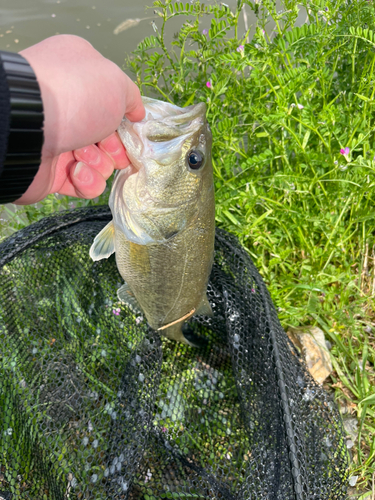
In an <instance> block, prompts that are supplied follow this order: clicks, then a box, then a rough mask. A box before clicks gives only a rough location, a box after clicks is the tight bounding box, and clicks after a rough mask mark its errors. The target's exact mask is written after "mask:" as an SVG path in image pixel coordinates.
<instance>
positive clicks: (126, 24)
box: [113, 17, 152, 35]
mask: <svg viewBox="0 0 375 500" xmlns="http://www.w3.org/2000/svg"><path fill="white" fill-rule="evenodd" d="M147 19H152V17H142V19H139V18H138V17H137V18H136V19H125V21H122V23H120V24H119V25H118V26H116V28H115V29H114V30H113V34H114V35H118V34H119V33H121V32H122V31H126V30H127V29H129V28H133V27H134V26H138V24H139V23H140V22H141V21H146V20H147Z"/></svg>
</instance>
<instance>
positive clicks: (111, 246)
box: [90, 221, 115, 261]
mask: <svg viewBox="0 0 375 500" xmlns="http://www.w3.org/2000/svg"><path fill="white" fill-rule="evenodd" d="M114 251H115V226H114V224H113V221H111V222H110V223H109V224H107V225H106V226H105V227H104V228H103V229H102V230H101V231H100V233H98V234H97V235H96V236H95V239H94V243H93V244H92V245H91V248H90V257H91V258H92V260H94V261H96V260H101V259H108V257H109V256H110V255H112V254H113V252H114Z"/></svg>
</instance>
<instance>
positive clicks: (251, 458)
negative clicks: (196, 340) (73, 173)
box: [0, 207, 348, 500]
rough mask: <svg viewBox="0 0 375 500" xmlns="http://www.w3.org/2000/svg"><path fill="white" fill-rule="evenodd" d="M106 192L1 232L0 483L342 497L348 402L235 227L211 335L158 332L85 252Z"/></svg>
mask: <svg viewBox="0 0 375 500" xmlns="http://www.w3.org/2000/svg"><path fill="white" fill-rule="evenodd" d="M110 218H111V213H110V211H109V209H108V208H107V207H96V208H86V209H77V210H73V211H71V212H67V213H64V214H60V215H56V216H53V217H49V218H45V219H43V220H41V221H40V222H37V223H35V224H33V225H31V226H29V227H27V228H26V229H23V230H21V231H19V232H18V233H16V234H15V235H13V236H12V237H10V238H9V239H7V240H6V241H4V242H3V243H2V244H1V245H0V372H1V373H0V408H1V411H0V496H3V497H4V498H12V499H32V500H34V499H35V500H37V499H38V500H40V499H48V500H49V499H51V500H55V499H56V500H57V499H58V500H78V499H87V500H94V499H95V500H99V499H100V500H104V499H111V500H115V499H129V500H130V499H132V500H135V499H137V500H141V499H142V500H159V499H167V498H173V499H184V500H185V499H221V500H224V499H225V500H229V499H230V500H232V499H238V500H242V499H248V500H250V499H251V500H254V499H257V500H259V499H264V500H265V499H267V500H271V499H272V500H289V499H290V500H292V499H293V500H307V499H319V500H324V499H326V500H334V499H344V498H346V488H347V487H346V483H347V465H348V462H347V452H346V447H345V443H344V440H343V431H342V426H341V421H340V417H339V414H338V412H337V410H336V408H335V405H334V403H333V401H332V399H331V397H330V396H328V395H327V394H326V393H325V392H324V390H323V389H322V387H320V386H318V385H317V384H316V383H315V382H314V380H313V379H312V378H311V376H310V375H309V373H308V371H307V369H306V366H305V365H304V364H303V362H302V361H301V359H300V358H299V354H298V352H297V351H296V349H295V348H294V347H293V345H292V344H291V342H290V341H289V339H288V337H287V336H286V334H285V332H284V331H283V329H282V327H281V325H280V323H279V320H278V317H277V314H276V311H275V308H274V306H273V304H272V301H271V299H270V296H269V294H268V291H267V289H266V287H265V285H264V283H263V281H262V279H261V277H260V275H259V273H258V271H257V270H256V268H255V267H254V265H253V264H252V262H251V259H250V257H249V255H248V254H247V253H246V252H245V251H244V250H243V249H242V248H241V247H240V245H239V244H238V242H237V240H236V239H235V238H234V237H233V236H231V235H229V234H228V233H226V232H224V231H223V230H217V232H216V240H215V258H214V265H213V268H212V272H211V275H210V280H209V285H208V299H209V301H210V304H211V306H212V309H213V312H214V314H213V316H212V317H204V316H203V317H197V318H193V319H192V320H191V322H190V323H191V327H192V328H194V329H195V330H196V332H197V333H199V334H200V335H201V336H204V337H206V339H207V341H208V342H207V345H206V346H204V347H202V348H200V349H196V348H192V347H189V346H187V345H183V344H181V343H177V342H174V341H172V340H169V339H166V338H161V337H160V335H159V333H157V332H155V331H153V330H152V329H150V328H149V327H148V326H147V323H146V321H145V319H144V318H143V317H142V316H136V315H134V314H133V313H132V312H131V310H130V309H128V307H127V306H125V305H124V304H121V303H120V302H118V299H117V295H116V291H117V288H118V286H119V284H121V277H120V275H119V272H118V270H117V267H116V263H115V259H114V256H113V255H112V256H111V257H110V258H109V259H103V260H101V261H97V262H93V261H92V260H91V259H90V258H88V252H89V248H90V245H91V244H92V241H93V239H94V237H95V236H96V234H97V233H98V232H99V231H100V230H101V229H102V228H103V227H104V226H105V225H106V224H107V223H108V222H109V220H110Z"/></svg>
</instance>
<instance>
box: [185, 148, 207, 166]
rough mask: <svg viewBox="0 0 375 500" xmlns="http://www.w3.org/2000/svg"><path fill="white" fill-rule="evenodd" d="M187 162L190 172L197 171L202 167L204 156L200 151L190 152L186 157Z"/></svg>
mask: <svg viewBox="0 0 375 500" xmlns="http://www.w3.org/2000/svg"><path fill="white" fill-rule="evenodd" d="M187 162H188V165H189V167H190V168H191V169H192V170H199V169H200V168H201V167H203V165H204V156H203V154H202V153H201V152H200V151H194V150H193V151H190V152H189V153H188V155H187Z"/></svg>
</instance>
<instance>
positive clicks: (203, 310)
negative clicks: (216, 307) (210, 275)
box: [195, 293, 212, 316]
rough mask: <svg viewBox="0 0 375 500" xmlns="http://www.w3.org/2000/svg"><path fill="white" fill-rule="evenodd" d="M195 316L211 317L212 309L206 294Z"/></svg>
mask: <svg viewBox="0 0 375 500" xmlns="http://www.w3.org/2000/svg"><path fill="white" fill-rule="evenodd" d="M195 315H198V316H212V309H211V306H210V303H209V302H208V298H207V294H206V293H205V294H204V295H203V298H202V300H201V301H200V303H199V306H198V308H197V311H196V313H195Z"/></svg>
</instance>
